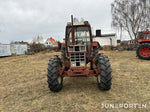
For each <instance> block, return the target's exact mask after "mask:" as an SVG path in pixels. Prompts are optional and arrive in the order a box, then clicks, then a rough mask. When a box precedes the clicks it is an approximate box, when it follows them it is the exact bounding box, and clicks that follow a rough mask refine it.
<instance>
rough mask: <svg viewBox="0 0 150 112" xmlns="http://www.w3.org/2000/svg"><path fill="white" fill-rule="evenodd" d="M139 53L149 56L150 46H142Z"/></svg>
mask: <svg viewBox="0 0 150 112" xmlns="http://www.w3.org/2000/svg"><path fill="white" fill-rule="evenodd" d="M140 55H141V56H142V57H149V56H150V48H149V47H142V48H141V49H140Z"/></svg>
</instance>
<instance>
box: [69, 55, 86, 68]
mask: <svg viewBox="0 0 150 112" xmlns="http://www.w3.org/2000/svg"><path fill="white" fill-rule="evenodd" d="M70 61H71V66H85V53H70Z"/></svg>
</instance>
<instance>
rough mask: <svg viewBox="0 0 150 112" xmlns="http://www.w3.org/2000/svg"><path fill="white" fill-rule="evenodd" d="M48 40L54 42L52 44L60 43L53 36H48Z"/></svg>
mask: <svg viewBox="0 0 150 112" xmlns="http://www.w3.org/2000/svg"><path fill="white" fill-rule="evenodd" d="M48 40H49V41H50V42H51V43H52V45H58V43H57V42H56V41H55V39H53V38H52V37H50V38H48Z"/></svg>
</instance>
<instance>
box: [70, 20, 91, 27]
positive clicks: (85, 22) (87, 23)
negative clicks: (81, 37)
mask: <svg viewBox="0 0 150 112" xmlns="http://www.w3.org/2000/svg"><path fill="white" fill-rule="evenodd" d="M80 25H90V23H89V22H88V21H84V22H76V23H73V26H80ZM67 26H72V23H71V22H68V23H67Z"/></svg>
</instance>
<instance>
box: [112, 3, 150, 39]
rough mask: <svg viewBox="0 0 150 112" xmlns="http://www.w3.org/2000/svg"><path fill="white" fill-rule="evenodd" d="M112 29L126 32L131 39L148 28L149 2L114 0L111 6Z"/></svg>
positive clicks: (149, 23)
mask: <svg viewBox="0 0 150 112" xmlns="http://www.w3.org/2000/svg"><path fill="white" fill-rule="evenodd" d="M111 13H112V27H114V28H116V29H117V30H119V32H122V31H127V32H128V34H129V36H130V38H131V39H135V40H136V38H137V33H138V32H139V31H145V30H147V29H149V28H150V0H115V1H114V2H113V3H112V4H111Z"/></svg>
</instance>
